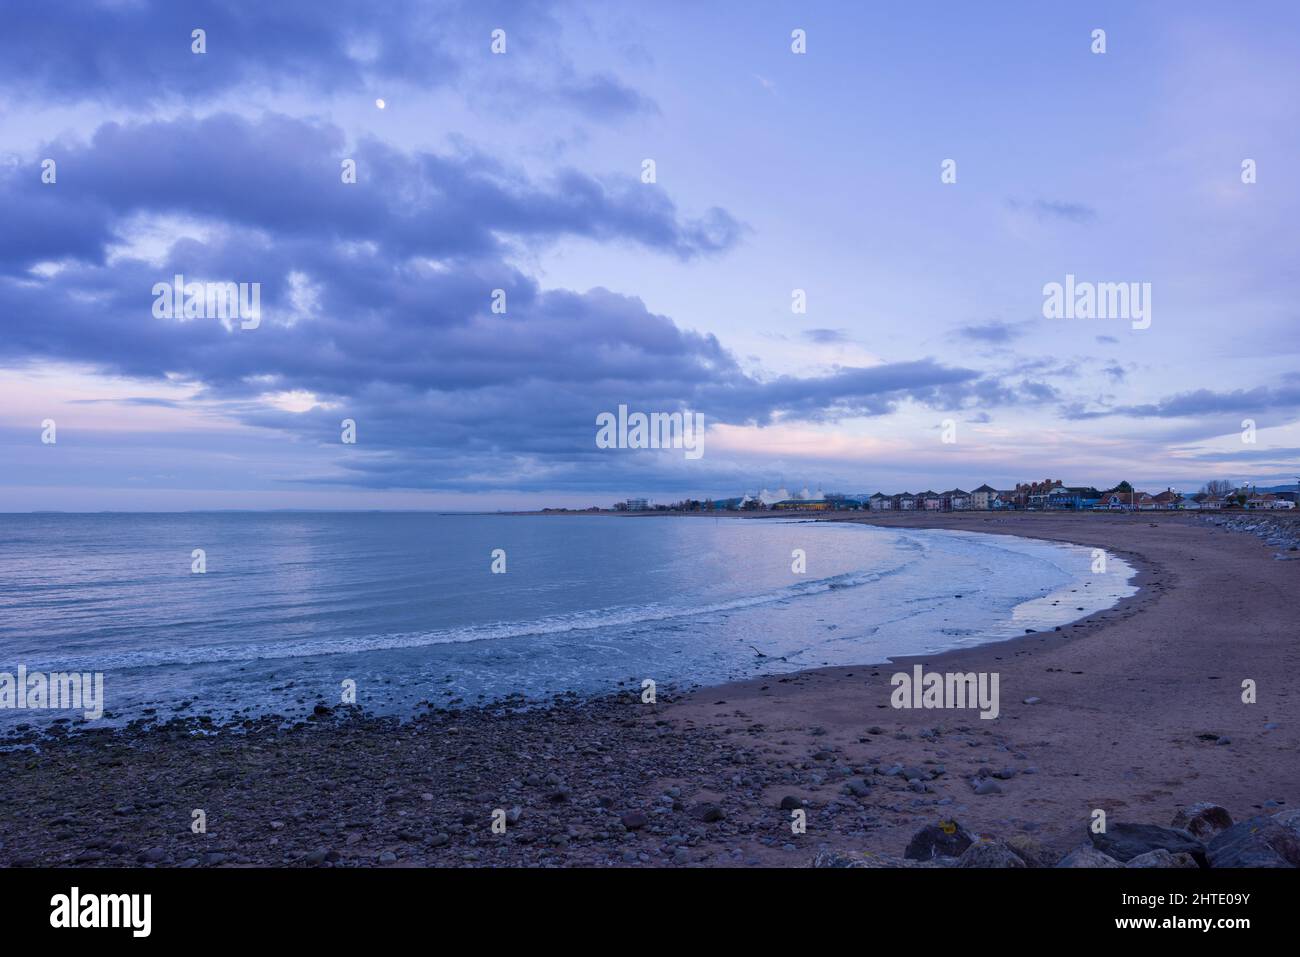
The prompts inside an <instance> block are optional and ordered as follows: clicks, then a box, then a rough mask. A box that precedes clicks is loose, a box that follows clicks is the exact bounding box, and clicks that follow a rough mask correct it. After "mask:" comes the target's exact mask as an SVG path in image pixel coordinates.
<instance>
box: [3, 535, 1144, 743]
mask: <svg viewBox="0 0 1300 957" xmlns="http://www.w3.org/2000/svg"><path fill="white" fill-rule="evenodd" d="M200 550H201V559H202V560H201V561H200V560H199V554H198V553H199V551H200ZM1097 565H1098V562H1097V561H1096V556H1094V554H1093V552H1092V550H1091V549H1087V548H1082V547H1077V546H1072V545H1064V544H1059V543H1051V542H1045V541H1037V540H1031V539H1025V538H1019V537H1014V536H1008V535H990V534H983V533H971V532H959V531H940V530H913V529H900V528H878V527H871V526H867V525H862V524H856V523H839V522H813V521H800V520H784V519H771V518H764V519H748V520H747V519H737V518H713V517H694V516H655V515H646V516H622V517H614V516H608V515H603V516H602V515H481V514H476V515H467V514H435V513H429V512H202V513H178V514H152V513H151V514H141V513H133V514H126V513H102V514H66V513H45V514H4V515H0V673H5V672H7V673H10V674H16V673H17V669H18V668H19V666H23V667H25V668H26V670H27V672H28V673H29V674H30V673H32V672H40V673H50V672H78V673H87V674H91V673H99V674H102V675H103V682H104V685H103V687H104V708H105V714H104V716H103V717H101V718H98V719H96V721H95V723H96V724H114V723H118V724H120V723H123V722H126V721H130V720H132V719H134V718H139V717H142V716H146V715H149V716H153V717H155V718H157V719H160V720H165V719H167V718H170V717H172V716H176V715H186V716H196V715H210V716H212V717H213V719H214V720H215V721H217V722H224V721H227V720H232V719H239V718H247V717H255V716H265V715H283V716H285V717H286V718H287V719H292V718H294V717H295V716H299V715H302V714H305V713H309V712H310V711H311V710H312V709H313V708H314V707H315V705H316V704H318V703H324V704H326V705H330V706H333V705H337V704H339V703H340V702H341V701H343V700H344V695H345V694H346V693H348V692H349V691H351V692H352V693H354V694H355V702H356V704H357V705H359V706H360V707H362V708H364V709H366V710H368V711H371V712H373V713H377V714H391V715H397V716H410V715H412V714H414V713H417V712H419V711H420V710H421V709H428V708H460V707H467V706H475V705H484V704H489V703H494V702H501V701H503V700H505V699H510V700H511V701H513V702H514V703H515V704H518V703H519V702H520V701H523V702H526V703H527V704H528V705H529V706H536V705H544V704H546V703H547V702H550V701H552V700H553V699H554V697H555V696H556V695H562V694H566V693H569V692H576V693H578V694H580V695H600V694H609V693H628V694H638V695H639V694H640V693H641V690H642V688H643V684H644V682H645V681H646V679H649V680H651V681H653V682H654V683H655V686H656V688H658V689H663V690H666V689H670V688H677V689H683V688H689V687H696V686H702V685H716V684H721V683H724V682H727V681H729V680H732V679H740V678H750V677H754V676H757V675H764V674H780V673H786V672H792V671H797V670H801V669H807V668H816V667H821V666H825V665H850V664H855V665H856V664H868V663H879V662H885V661H887V659H889V658H890V657H891V656H897V655H911V654H920V653H931V652H936V651H941V650H945V649H951V648H958V647H963V646H969V645H972V644H979V643H983V642H992V641H999V640H1003V639H1006V638H1010V637H1015V636H1019V635H1023V634H1025V633H1027V632H1028V631H1031V630H1032V631H1050V630H1051V629H1052V628H1054V627H1057V626H1061V625H1065V624H1067V623H1068V622H1071V621H1073V620H1076V619H1078V618H1082V617H1084V616H1086V615H1088V614H1091V613H1093V612H1095V611H1097V610H1099V609H1103V608H1106V607H1109V606H1111V605H1113V604H1114V603H1115V602H1117V601H1119V600H1120V599H1121V598H1123V597H1125V596H1127V595H1130V594H1133V593H1134V592H1135V591H1136V588H1135V587H1134V586H1133V585H1132V583H1131V579H1132V577H1133V574H1134V569H1133V568H1132V567H1130V566H1129V565H1127V564H1125V563H1124V562H1123V561H1121V560H1119V559H1118V558H1116V557H1115V556H1113V555H1112V556H1106V557H1105V568H1104V570H1101V571H1098V570H1096V569H1097ZM85 720H86V719H85V717H84V714H82V713H80V712H77V711H66V710H57V709H32V708H27V709H15V708H0V731H3V730H5V729H6V728H11V727H12V726H13V725H15V724H16V723H29V724H31V725H36V726H39V725H43V724H46V723H48V722H51V721H60V722H61V723H67V722H71V723H72V724H81V723H84V722H85Z"/></svg>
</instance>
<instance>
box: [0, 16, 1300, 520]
mask: <svg viewBox="0 0 1300 957" xmlns="http://www.w3.org/2000/svg"><path fill="white" fill-rule="evenodd" d="M903 6H904V5H899V4H884V3H862V2H854V3H848V2H844V3H839V2H829V0H819V2H814V3H798V4H796V3H774V2H754V0H747V2H744V3H740V2H730V0H727V2H721V0H720V2H716V3H708V4H699V3H686V2H681V3H677V2H664V3H657V4H632V3H625V4H624V3H620V4H593V3H584V4H580V3H573V2H563V0H555V2H549V0H538V2H531V3H523V2H491V0H489V2H482V0H476V2H469V0H466V2H401V0H398V2H392V3H384V4H375V3H360V2H355V3H354V2H347V0H343V2H337V3H331V4H328V5H321V4H317V3H308V2H300V0H277V2H276V3H269V4H268V3H266V2H264V0H257V2H243V0H227V2H220V3H216V2H203V0H199V2H189V3H184V4H176V3H172V2H165V0H113V2H99V3H93V2H82V3H72V2H62V0H41V2H26V0H11V2H9V3H7V4H6V6H5V28H4V30H3V31H0V511H28V510H44V509H62V510H69V511H96V510H101V509H126V510H172V509H177V510H182V509H209V508H211V509H226V508H331V509H332V508H366V509H370V508H397V509H401V508H432V509H503V508H531V507H539V506H548V505H550V506H575V507H582V506H587V505H609V504H611V503H612V502H614V501H616V500H619V499H622V498H626V497H632V496H635V497H649V498H651V499H653V500H656V501H662V502H667V501H673V500H676V499H680V498H683V497H699V498H704V497H720V496H730V495H739V494H742V493H745V492H754V491H757V490H759V489H761V488H773V489H774V488H776V487H778V486H785V487H788V488H791V489H800V488H803V487H805V486H806V487H808V488H810V489H817V488H822V489H824V490H826V491H840V492H846V493H870V492H874V491H885V492H898V491H904V490H908V491H920V490H923V489H936V490H942V489H946V488H951V487H954V486H957V487H961V488H965V489H970V488H973V487H975V486H978V485H981V484H984V483H988V484H990V485H993V486H995V487H999V488H1003V487H1009V486H1010V485H1013V484H1014V483H1015V482H1018V481H1029V480H1040V479H1044V478H1053V479H1061V480H1063V481H1064V482H1065V483H1066V484H1069V485H1075V484H1077V485H1094V486H1097V487H1098V488H1108V487H1111V486H1113V485H1115V484H1117V483H1118V482H1119V481H1121V480H1127V481H1130V482H1132V483H1133V484H1135V485H1136V486H1138V487H1140V488H1147V489H1149V490H1151V491H1158V490H1160V489H1163V488H1166V487H1170V486H1172V487H1174V488H1178V489H1184V490H1188V491H1194V490H1196V489H1197V488H1199V487H1200V486H1201V485H1202V484H1204V483H1205V482H1206V481H1208V480H1210V479H1228V480H1230V481H1233V482H1236V483H1245V482H1253V483H1255V484H1258V485H1262V486H1268V485H1273V484H1284V483H1294V482H1295V481H1297V478H1296V477H1297V474H1298V473H1297V468H1298V467H1300V362H1298V361H1297V359H1298V358H1300V307H1298V306H1297V303H1298V302H1300V298H1298V296H1297V293H1298V292H1300V260H1298V259H1297V255H1296V254H1297V250H1298V249H1300V244H1297V242H1296V223H1297V218H1298V215H1300V202H1298V201H1300V183H1298V182H1297V177H1296V170H1297V164H1298V163H1300V70H1298V69H1297V64H1298V63H1300V8H1297V7H1296V6H1295V5H1294V4H1290V3H1282V2H1278V3H1251V2H1244V3H1238V4H1233V5H1231V6H1230V7H1225V6H1224V5H1223V4H1220V3H1180V4H1178V5H1176V6H1175V5H1173V4H1168V3H1155V2H1150V3H1131V2H1124V3H1089V4H1086V5H1084V4H1071V5H1067V4H1043V3H1014V2H1008V3H999V4H981V5H973V4H958V3H938V4H928V5H925V6H923V7H919V8H916V9H912V10H908V9H903ZM196 30H202V31H203V33H202V34H201V38H202V41H203V42H202V47H203V49H202V52H196V50H195V47H196V45H197V44H198V40H196V38H195V34H194V31H196ZM1098 30H1101V31H1104V52H1101V51H1100V50H1099V49H1098V46H1099V40H1098V36H1097V35H1096V31H1098ZM495 31H501V32H500V33H496V32H495ZM796 31H802V32H801V33H799V34H798V37H802V38H803V43H802V48H803V51H804V52H796V47H798V46H800V43H799V41H798V39H797V38H796ZM494 36H495V37H496V38H497V39H496V40H494ZM494 46H495V48H496V49H495V50H494ZM380 101H382V104H383V105H382V108H381V107H380V105H379V103H380ZM647 160H652V161H653V164H654V177H653V182H647V181H646V179H647V176H646V174H645V170H646V161H647ZM51 161H52V162H51ZM1247 161H1250V162H1249V163H1248V162H1247ZM349 163H350V164H351V166H352V169H354V171H355V175H354V176H352V177H351V178H352V179H353V180H354V181H348V180H349V175H350V174H349V172H348V169H347V167H348V165H349ZM1246 166H1249V167H1250V172H1247V171H1246ZM176 275H181V276H183V277H184V282H187V283H196V282H197V283H212V284H218V283H221V284H224V283H245V284H248V286H247V288H249V289H251V288H252V286H253V284H257V289H258V292H259V297H260V312H259V314H258V316H257V318H256V321H255V322H254V321H252V320H250V319H248V317H245V316H242V314H241V316H238V317H234V318H231V317H229V316H227V317H224V318H223V317H221V316H219V315H212V316H209V315H206V314H203V312H202V310H200V314H199V315H188V316H187V315H184V314H181V315H165V314H164V315H159V307H158V300H159V296H158V295H157V292H156V287H157V285H158V284H160V283H167V284H170V283H172V281H173V277H174V276H176ZM1067 276H1073V277H1075V280H1076V281H1077V282H1079V283H1113V284H1119V283H1122V284H1126V286H1127V284H1130V283H1131V284H1136V285H1135V286H1134V287H1132V288H1134V289H1136V290H1146V293H1145V301H1146V302H1147V304H1148V305H1149V313H1148V315H1147V318H1148V319H1149V325H1146V326H1145V327H1143V322H1145V320H1144V321H1143V322H1139V321H1136V320H1132V321H1131V320H1130V318H1126V317H1123V316H1114V315H1112V316H1106V317H1075V318H1050V317H1048V316H1047V315H1046V314H1045V306H1044V301H1045V297H1046V294H1045V287H1049V284H1051V283H1060V284H1065V283H1066V281H1067V279H1066V277H1067ZM494 290H501V291H503V293H504V296H503V297H501V296H500V294H498V298H497V299H496V300H494ZM800 299H802V302H803V303H804V306H805V308H803V309H802V310H800V309H799V308H798V305H799V300H800ZM501 301H503V302H504V312H502V311H500V310H499V308H498V309H496V310H494V302H496V303H497V305H498V306H499V305H500V303H501ZM245 326H248V327H247V328H245ZM621 405H622V406H626V407H627V408H628V409H629V410H631V411H642V412H646V413H651V412H666V413H671V412H678V411H690V412H693V413H699V414H701V415H703V417H704V422H705V433H704V444H703V449H704V452H703V454H702V455H700V456H699V457H690V456H687V455H685V454H683V451H682V450H680V449H666V450H664V449H654V450H650V449H634V448H601V447H599V446H598V444H597V442H596V436H597V425H596V423H597V417H598V416H599V415H601V413H605V412H614V411H616V410H617V409H618V408H619V406H621ZM344 420H348V421H350V422H352V423H354V424H355V428H354V430H353V437H354V438H355V441H344V438H345V434H344V432H345V429H344ZM51 424H52V431H51ZM51 439H53V441H50V440H51Z"/></svg>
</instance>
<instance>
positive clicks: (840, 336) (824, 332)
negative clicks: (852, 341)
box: [800, 329, 849, 345]
mask: <svg viewBox="0 0 1300 957" xmlns="http://www.w3.org/2000/svg"><path fill="white" fill-rule="evenodd" d="M800 334H801V335H802V336H803V337H804V338H805V339H807V340H808V341H809V342H815V343H817V344H818V345H831V344H834V343H839V342H848V341H849V334H848V330H846V329H805V330H804V331H803V332H802V333H800Z"/></svg>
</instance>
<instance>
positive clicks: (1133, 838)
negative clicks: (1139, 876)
mask: <svg viewBox="0 0 1300 957" xmlns="http://www.w3.org/2000/svg"><path fill="white" fill-rule="evenodd" d="M1088 836H1089V837H1090V838H1091V839H1092V844H1093V846H1094V847H1095V848H1097V850H1099V851H1101V852H1102V853H1103V854H1106V855H1109V856H1110V857H1113V858H1115V860H1117V861H1122V862H1128V861H1131V860H1133V858H1135V857H1137V856H1138V855H1139V854H1145V853H1147V851H1155V850H1165V851H1168V852H1169V853H1170V854H1190V855H1192V857H1194V858H1195V859H1196V863H1197V864H1199V865H1200V866H1202V867H1205V866H1206V863H1205V845H1204V844H1202V843H1201V842H1200V841H1198V840H1197V839H1196V837H1195V836H1194V835H1193V834H1192V833H1191V832H1190V831H1184V830H1181V829H1179V828H1173V827H1160V826H1158V825H1155V824H1126V823H1123V822H1118V821H1116V822H1113V823H1111V824H1110V825H1109V826H1108V827H1107V828H1106V831H1105V833H1103V834H1096V833H1093V832H1092V831H1091V830H1089V831H1088Z"/></svg>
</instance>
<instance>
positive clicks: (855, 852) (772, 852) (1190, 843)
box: [0, 516, 1300, 868]
mask: <svg viewBox="0 0 1300 957" xmlns="http://www.w3.org/2000/svg"><path fill="white" fill-rule="evenodd" d="M1188 518H1190V517H1180V518H1177V519H1175V520H1167V519H1166V518H1165V517H1161V519H1160V521H1159V524H1158V527H1157V525H1156V524H1155V523H1154V522H1148V521H1145V516H1144V517H1143V520H1134V519H1133V518H1131V517H1122V518H1115V519H1112V518H1110V517H1100V518H1099V517H1094V516H1079V517H1077V518H1056V517H1041V518H1036V517H1026V518H1023V519H1022V518H1018V517H1017V518H1005V517H1002V518H999V519H997V521H996V522H993V521H990V520H989V519H988V518H987V517H981V518H978V520H977V519H970V518H961V517H958V518H952V517H928V518H927V521H929V522H931V523H939V522H943V523H946V524H947V523H950V524H952V525H953V526H955V527H966V528H970V529H971V530H975V531H999V532H1003V533H1013V534H1025V535H1031V536H1033V537H1040V538H1055V539H1058V540H1063V541H1074V542H1078V543H1087V544H1093V543H1095V544H1099V545H1103V546H1105V547H1107V548H1111V549H1115V550H1117V551H1119V552H1121V553H1122V554H1125V555H1126V556H1133V557H1134V560H1138V561H1140V567H1141V569H1142V571H1141V572H1140V577H1141V584H1142V591H1141V592H1140V593H1139V595H1137V596H1134V597H1133V598H1131V599H1127V600H1125V601H1124V602H1122V603H1121V604H1120V605H1119V606H1116V607H1115V608H1112V609H1109V610H1107V611H1104V612H1101V613H1099V614H1098V615H1096V616H1092V617H1091V618H1090V619H1087V620H1085V621H1084V622H1081V623H1077V624H1076V625H1074V626H1072V627H1071V628H1070V629H1068V632H1069V633H1068V634H1067V633H1064V632H1063V633H1061V634H1047V635H1028V636H1025V637H1023V638H1020V639H1015V640H1012V641H1007V642H1000V643H997V644H992V645H986V646H979V647H972V648H969V649H962V650H960V651H955V652H947V653H943V654H941V655H935V656H926V657H924V659H918V661H922V662H923V663H925V664H926V665H927V667H935V668H952V669H957V670H962V671H966V670H980V669H986V668H987V669H993V670H997V671H999V672H1000V673H1001V676H1002V688H1003V696H1004V697H1003V712H1002V717H1001V718H1000V719H999V720H998V721H981V720H979V719H978V717H977V716H975V715H974V714H962V713H960V712H952V711H945V712H925V711H902V710H891V709H889V708H888V706H887V705H885V704H882V703H881V702H887V701H888V700H889V694H888V684H887V682H888V677H889V673H890V672H891V671H893V670H895V669H896V668H898V667H903V666H904V665H903V663H902V662H901V661H900V662H895V663H893V664H891V665H886V666H875V667H872V666H862V667H856V668H854V667H848V668H827V669H817V670H814V671H807V672H798V673H794V674H790V675H781V676H768V677H762V678H757V679H753V680H750V681H745V682H736V683H732V684H730V685H725V686H721V687H716V688H704V689H699V690H697V691H692V692H675V691H672V690H671V689H670V690H668V691H664V690H663V689H660V693H659V696H658V702H657V703H655V704H645V703H642V701H641V699H640V696H639V693H635V692H632V691H628V692H626V693H621V694H616V695H611V696H606V697H600V698H579V697H578V696H576V695H564V696H559V697H557V698H556V699H555V700H554V701H552V702H550V704H549V706H548V707H535V706H532V705H530V703H528V702H525V701H523V700H522V699H518V700H506V701H502V702H497V703H495V704H493V705H491V706H487V707H477V708H468V709H465V710H459V711H444V710H433V709H428V710H427V711H426V712H424V713H422V714H420V715H419V716H417V717H415V718H414V719H412V720H409V721H405V722H402V721H398V720H396V719H393V718H388V717H375V716H371V715H366V714H364V713H362V712H360V711H359V710H357V709H355V708H329V707H327V706H325V705H323V704H322V705H319V706H318V707H317V708H316V709H315V713H313V714H311V715H310V716H308V717H307V718H306V719H304V720H292V721H291V720H287V719H284V718H281V717H277V716H270V717H266V718H259V719H248V720H243V721H238V722H233V723H230V724H226V725H219V724H218V723H217V722H215V721H213V720H212V719H211V718H207V719H206V720H205V718H204V717H197V718H189V717H186V718H179V717H177V718H172V719H170V720H167V721H154V720H152V719H150V720H148V721H138V722H134V723H132V724H131V725H129V726H127V727H125V728H120V729H113V728H105V729H93V728H80V729H68V728H66V727H56V729H52V731H51V733H44V732H36V731H34V730H31V729H29V730H28V731H26V732H23V733H22V734H21V735H20V736H19V738H18V739H13V740H10V741H9V742H8V744H10V745H11V747H10V748H9V749H8V750H4V751H0V780H3V781H4V782H5V785H6V786H5V788H4V789H3V792H0V865H7V866H19V867H22V866H65V867H107V866H140V867H240V866H264V867H375V866H380V867H412V866H414V867H420V866H439V867H443V866H450V867H456V866H472V867H536V866H541V867H548V866H579V867H611V866H612V867H621V866H642V867H644V866H676V867H690V866H709V867H719V866H729V867H772V866H785V867H808V866H823V867H825V866H852V867H893V866H897V867H947V866H955V867H1020V866H1026V867H1057V866H1062V867H1115V866H1121V865H1122V866H1131V867H1190V866H1192V865H1193V864H1194V865H1195V866H1197V867H1202V866H1208V867H1212V868H1218V867H1238V866H1264V867H1283V866H1296V865H1297V864H1300V853H1297V850H1298V849H1300V832H1298V830H1297V828H1298V826H1300V812H1297V811H1296V810H1294V809H1293V808H1294V807H1295V806H1296V805H1297V804H1300V795H1297V794H1296V793H1294V788H1295V786H1296V784H1297V782H1298V781H1300V775H1297V774H1296V769H1297V766H1298V765H1300V759H1298V758H1297V755H1298V754H1300V739H1298V738H1297V736H1296V729H1295V728H1294V727H1293V725H1294V721H1293V720H1292V719H1293V718H1294V713H1293V708H1291V706H1290V705H1289V704H1288V702H1289V701H1290V700H1294V697H1295V696H1296V695H1297V694H1298V693H1300V687H1298V686H1297V684H1296V673H1297V663H1298V659H1297V653H1296V647H1295V639H1294V621H1295V619H1294V615H1293V613H1292V612H1291V610H1290V609H1291V607H1292V602H1291V599H1290V594H1291V592H1290V591H1289V589H1291V588H1293V587H1294V585H1295V581H1294V570H1295V568H1296V567H1297V566H1293V565H1289V564H1288V563H1278V562H1274V561H1270V560H1269V556H1268V554H1267V550H1266V549H1264V548H1261V547H1260V544H1259V543H1257V542H1256V541H1254V540H1253V539H1250V538H1248V537H1247V535H1239V534H1236V533H1235V532H1236V526H1227V527H1221V526H1219V525H1217V523H1215V522H1214V520H1213V519H1212V518H1210V517H1205V520H1203V521H1202V520H1194V519H1193V520H1188ZM1218 518H1226V517H1218ZM1242 518H1243V519H1245V518H1246V517H1245V516H1242ZM977 521H978V524H976V522H977ZM1248 521H1249V520H1248ZM1284 527H1286V528H1291V529H1294V528H1296V527H1297V526H1295V525H1289V526H1284ZM1241 530H1242V531H1246V532H1251V533H1253V534H1259V532H1258V530H1254V529H1250V528H1246V527H1244V526H1243V527H1242V528H1241ZM1223 531H1232V532H1233V534H1232V535H1231V536H1230V537H1229V536H1225V535H1223V534H1222V532H1223ZM1276 534H1278V533H1277V532H1276V531H1275V533H1274V534H1273V536H1272V537H1276ZM1261 537H1264V538H1265V542H1266V543H1267V542H1268V536H1261ZM1272 547H1277V546H1272ZM1224 581H1228V582H1233V583H1234V585H1233V586H1232V587H1230V588H1227V589H1224V588H1223V587H1221V583H1222V582H1224ZM1246 581H1251V582H1254V583H1256V587H1255V588H1254V590H1253V591H1252V590H1250V589H1246V588H1243V587H1241V585H1240V583H1241V582H1246ZM909 666H910V665H909ZM1243 674H1244V675H1248V676H1250V677H1252V678H1254V679H1257V680H1258V683H1259V687H1260V694H1261V698H1260V703H1259V704H1252V705H1243V704H1242V702H1241V701H1240V691H1239V689H1238V688H1237V685H1238V684H1239V679H1240V676H1241V675H1243ZM880 708H884V709H885V710H877V709H880ZM1207 797H1216V798H1217V799H1218V801H1219V802H1221V806H1220V805H1217V804H1216V805H1205V804H1203V803H1200V802H1203V801H1204V800H1205V799H1206V798H1207ZM1093 809H1104V810H1105V811H1106V814H1107V818H1108V825H1107V830H1106V833H1105V834H1093V833H1092V832H1091V830H1090V828H1089V826H1088V825H1089V815H1090V814H1091V813H1092V810H1093ZM196 812H200V813H197V814H196ZM200 817H201V819H202V824H203V827H202V828H200V827H198V826H197V825H198V823H199V818H200ZM800 817H802V818H803V822H804V823H806V832H804V833H797V831H798V828H797V827H796V826H794V825H796V824H797V823H798V819H799V818H800ZM1156 821H1169V822H1170V823H1169V824H1168V825H1164V824H1155V823H1152V822H1156ZM494 824H495V825H496V827H495V828H494ZM501 825H504V828H503V829H502V827H501Z"/></svg>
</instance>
